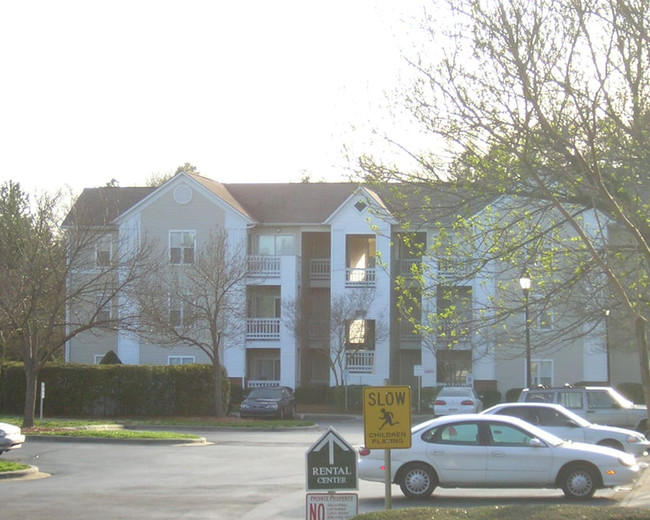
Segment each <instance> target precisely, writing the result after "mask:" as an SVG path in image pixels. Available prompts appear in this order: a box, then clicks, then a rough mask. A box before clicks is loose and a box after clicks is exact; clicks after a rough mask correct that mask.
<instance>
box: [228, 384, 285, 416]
mask: <svg viewBox="0 0 650 520" xmlns="http://www.w3.org/2000/svg"><path fill="white" fill-rule="evenodd" d="M295 415H296V398H295V396H294V394H293V391H292V390H291V389H290V388H287V387H286V386H282V387H268V388H255V389H253V390H252V391H251V392H250V394H248V397H246V399H244V400H243V401H242V404H241V407H240V410H239V416H240V417H241V418H242V419H246V418H249V417H271V418H277V419H286V418H287V417H295Z"/></svg>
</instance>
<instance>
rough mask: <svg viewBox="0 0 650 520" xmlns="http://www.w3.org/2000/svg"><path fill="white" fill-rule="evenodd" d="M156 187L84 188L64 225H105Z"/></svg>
mask: <svg viewBox="0 0 650 520" xmlns="http://www.w3.org/2000/svg"><path fill="white" fill-rule="evenodd" d="M155 189H156V188H150V187H134V188H120V187H112V186H111V187H103V188H86V189H84V190H83V191H82V192H81V195H79V197H78V198H77V200H76V201H75V203H74V206H73V208H72V210H70V213H68V215H67V216H66V218H65V220H64V221H63V225H64V226H72V225H74V224H76V223H83V225H86V226H106V225H108V224H110V223H111V222H112V221H113V220H115V219H116V218H117V217H119V216H120V215H121V214H122V213H124V212H125V211H126V210H128V209H129V208H131V207H133V206H134V205H135V204H137V203H138V202H140V201H141V200H142V199H144V198H145V197H146V196H147V195H149V194H150V193H152V192H153V191H154V190H155Z"/></svg>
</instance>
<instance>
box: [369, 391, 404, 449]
mask: <svg viewBox="0 0 650 520" xmlns="http://www.w3.org/2000/svg"><path fill="white" fill-rule="evenodd" d="M363 426H364V438H365V445H366V448H370V449H398V448H410V447H411V387H410V386H367V387H365V388H364V389H363Z"/></svg>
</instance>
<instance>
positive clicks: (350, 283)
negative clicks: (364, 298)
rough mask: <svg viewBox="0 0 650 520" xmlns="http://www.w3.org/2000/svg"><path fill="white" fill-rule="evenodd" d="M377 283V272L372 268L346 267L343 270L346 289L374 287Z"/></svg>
mask: <svg viewBox="0 0 650 520" xmlns="http://www.w3.org/2000/svg"><path fill="white" fill-rule="evenodd" d="M376 281H377V270H376V269H375V268H374V267H371V268H368V269H361V268H356V267H348V268H347V269H346V270H345V286H346V287H374V286H375V283H376Z"/></svg>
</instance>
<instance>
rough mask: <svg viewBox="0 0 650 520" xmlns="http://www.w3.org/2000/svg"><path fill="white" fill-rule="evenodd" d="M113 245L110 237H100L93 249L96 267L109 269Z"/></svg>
mask: <svg viewBox="0 0 650 520" xmlns="http://www.w3.org/2000/svg"><path fill="white" fill-rule="evenodd" d="M112 247H113V243H112V241H111V237H110V236H104V237H101V238H100V239H99V240H98V241H97V246H96V248H95V265H96V266H97V267H110V265H111V258H112V256H113V255H112Z"/></svg>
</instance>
